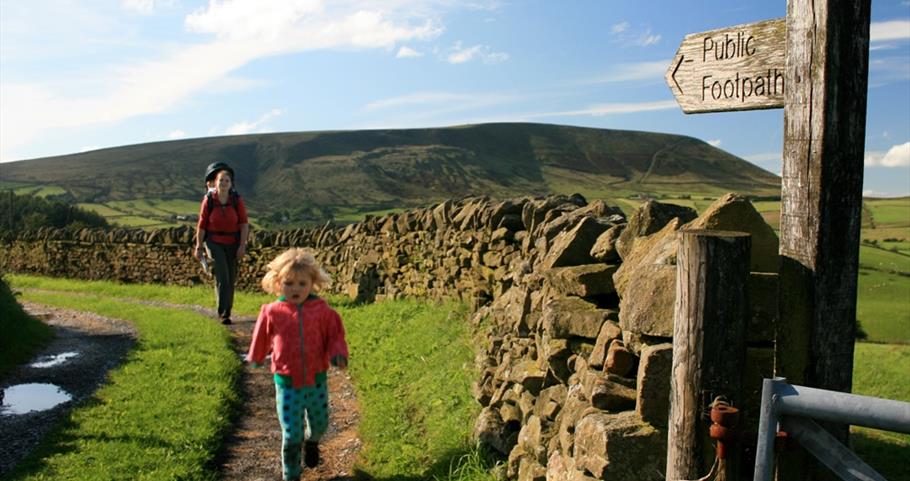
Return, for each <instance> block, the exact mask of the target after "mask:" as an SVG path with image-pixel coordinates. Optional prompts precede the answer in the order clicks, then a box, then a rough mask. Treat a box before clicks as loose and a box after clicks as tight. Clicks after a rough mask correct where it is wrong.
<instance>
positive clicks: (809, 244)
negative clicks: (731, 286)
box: [776, 0, 871, 480]
mask: <svg viewBox="0 0 910 481" xmlns="http://www.w3.org/2000/svg"><path fill="white" fill-rule="evenodd" d="M870 3H871V2H870V0H788V2H787V67H786V75H785V82H786V90H785V93H784V98H785V106H784V149H783V180H782V192H781V222H780V229H781V236H780V254H781V270H780V297H779V299H780V307H779V310H780V315H779V319H780V323H779V324H778V333H777V350H776V352H777V353H776V371H777V374H778V375H780V376H784V377H786V378H787V379H788V380H789V381H790V382H792V383H795V384H802V385H805V386H812V387H817V388H821V389H828V390H835V391H844V392H849V391H850V389H851V387H852V374H853V344H854V333H855V319H856V282H857V267H858V263H859V234H860V222H861V216H860V213H861V210H862V185H863V157H864V152H863V150H864V144H865V129H866V91H867V84H868V66H869V19H870ZM826 427H827V428H828V429H829V431H831V432H832V434H834V435H835V436H836V437H838V438H839V439H841V440H843V441H846V438H847V433H848V428H847V426H843V425H842V426H832V425H827V426H826ZM786 458H787V457H786V456H785V457H784V458H783V459H781V462H780V463H779V466H780V476H781V478H780V479H787V480H790V479H793V480H796V479H799V480H805V479H812V478H814V477H815V475H810V474H809V473H808V472H807V471H806V468H805V466H807V465H811V464H812V463H811V462H809V463H807V462H806V459H804V458H802V457H799V456H797V459H795V460H792V459H791V460H790V461H787V459H786ZM785 472H789V474H787V475H784V473H785Z"/></svg>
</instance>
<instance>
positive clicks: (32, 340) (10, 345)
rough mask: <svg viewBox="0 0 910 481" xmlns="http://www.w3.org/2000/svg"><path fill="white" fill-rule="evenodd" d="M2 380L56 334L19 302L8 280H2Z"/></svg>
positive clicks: (0, 328)
mask: <svg viewBox="0 0 910 481" xmlns="http://www.w3.org/2000/svg"><path fill="white" fill-rule="evenodd" d="M0 332H2V333H3V335H2V336H0V378H3V376H5V375H6V373H8V372H10V371H11V370H12V369H13V368H14V367H16V366H17V365H19V364H22V363H24V362H26V361H28V360H29V359H30V358H31V357H32V355H33V354H35V353H36V352H37V351H38V350H39V349H41V348H42V347H44V346H45V345H46V344H47V343H48V341H50V340H51V338H53V337H54V332H53V331H52V330H51V328H50V327H48V326H47V325H46V324H44V323H42V322H41V321H39V320H37V319H35V318H33V317H31V316H29V315H28V314H26V313H25V311H23V310H22V306H20V305H19V303H18V302H16V297H15V296H14V295H13V292H12V291H11V290H10V288H9V285H7V283H6V281H5V280H4V279H3V278H2V277H0Z"/></svg>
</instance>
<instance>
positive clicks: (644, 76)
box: [580, 60, 670, 84]
mask: <svg viewBox="0 0 910 481" xmlns="http://www.w3.org/2000/svg"><path fill="white" fill-rule="evenodd" d="M668 65H670V61H669V60H657V61H653V62H638V63H626V64H619V65H616V66H614V67H613V69H612V71H611V72H609V73H607V74H605V75H601V76H599V77H594V78H591V79H587V80H583V81H581V82H580V83H582V84H600V83H611V82H628V81H632V80H655V81H660V80H663V77H664V73H666V71H667V66H668Z"/></svg>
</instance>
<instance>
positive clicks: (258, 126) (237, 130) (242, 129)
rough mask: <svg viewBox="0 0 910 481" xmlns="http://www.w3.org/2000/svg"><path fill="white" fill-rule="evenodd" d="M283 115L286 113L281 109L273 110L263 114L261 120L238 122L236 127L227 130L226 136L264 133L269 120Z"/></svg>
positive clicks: (232, 126)
mask: <svg viewBox="0 0 910 481" xmlns="http://www.w3.org/2000/svg"><path fill="white" fill-rule="evenodd" d="M283 113H284V111H283V110H281V109H272V110H270V111H268V112H266V113H264V114H262V115H261V116H260V117H259V119H257V120H255V121H253V122H247V121H244V122H238V123H236V124H234V125H231V126H230V127H228V128H227V129H225V131H224V134H225V135H243V134H250V133H257V132H264V131H265V124H266V123H268V121H269V120H271V119H273V118H275V117H278V116H279V115H281V114H283Z"/></svg>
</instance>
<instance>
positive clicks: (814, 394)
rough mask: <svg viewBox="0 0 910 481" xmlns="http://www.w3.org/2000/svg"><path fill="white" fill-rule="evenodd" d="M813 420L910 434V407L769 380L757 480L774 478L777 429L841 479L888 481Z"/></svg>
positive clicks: (764, 393)
mask: <svg viewBox="0 0 910 481" xmlns="http://www.w3.org/2000/svg"><path fill="white" fill-rule="evenodd" d="M813 419H818V420H820V421H830V422H835V423H841V424H851V425H857V426H866V427H870V428H875V429H883V430H886V431H896V432H901V433H910V403H905V402H901V401H892V400H889V399H880V398H874V397H869V396H859V395H856V394H847V393H842V392H837V391H826V390H824V389H815V388H811V387H805V386H797V385H793V384H787V380H786V379H785V378H782V377H776V378H773V379H765V380H764V383H763V384H762V397H761V414H760V415H759V421H758V423H759V424H758V446H757V447H756V453H755V472H754V476H753V480H754V481H771V480H772V479H773V476H774V440H775V438H776V434H777V429H778V424H780V428H781V430H783V431H786V432H787V433H788V434H789V435H790V436H792V437H793V438H795V439H796V440H797V441H799V443H800V444H801V445H802V446H803V447H804V448H806V450H807V451H809V452H810V453H812V455H813V456H815V457H816V458H818V460H819V461H821V463H822V464H824V465H825V466H827V467H828V468H829V469H831V471H833V472H834V473H835V474H837V475H838V476H839V477H840V478H841V479H844V480H862V481H870V480H876V481H878V480H881V481H884V480H885V478H883V477H882V475H880V474H878V472H876V471H875V470H874V469H872V468H871V467H870V466H869V465H867V464H866V463H864V462H863V460H862V459H860V458H859V457H858V456H857V455H856V454H854V453H853V451H850V449H848V448H847V447H846V446H844V445H843V444H842V443H841V442H840V441H839V440H838V439H836V438H835V437H834V436H832V435H831V434H829V433H828V432H827V431H825V429H824V428H822V427H821V426H819V425H818V423H816V422H815V421H813Z"/></svg>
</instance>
